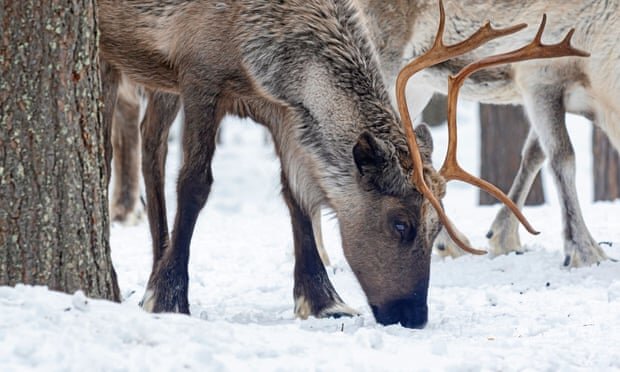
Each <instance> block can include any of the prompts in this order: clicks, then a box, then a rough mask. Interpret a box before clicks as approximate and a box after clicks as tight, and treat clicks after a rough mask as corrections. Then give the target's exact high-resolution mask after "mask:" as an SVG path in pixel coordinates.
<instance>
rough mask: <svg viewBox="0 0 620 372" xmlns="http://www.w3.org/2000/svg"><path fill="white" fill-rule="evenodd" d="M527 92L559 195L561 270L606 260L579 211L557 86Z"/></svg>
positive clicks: (571, 153) (527, 103)
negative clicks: (562, 245) (562, 265)
mask: <svg viewBox="0 0 620 372" xmlns="http://www.w3.org/2000/svg"><path fill="white" fill-rule="evenodd" d="M533 81H536V80H535V79H533ZM527 92H528V94H525V107H526V109H527V112H528V116H529V117H530V118H532V126H533V128H534V130H535V131H536V134H538V137H539V138H540V140H541V145H542V148H543V150H544V151H545V153H546V155H547V156H548V157H549V160H550V165H551V171H552V174H553V178H554V180H555V183H556V186H557V188H558V191H559V192H558V194H559V197H560V206H561V208H562V219H563V221H564V254H565V260H564V266H570V267H580V266H587V265H592V264H594V263H599V262H601V261H603V260H606V259H607V258H608V257H607V255H606V254H605V252H604V251H603V250H602V249H601V248H600V247H599V245H598V244H597V243H596V241H595V240H594V239H593V238H592V236H591V235H590V232H589V231H588V228H587V227H586V224H585V221H584V219H583V216H582V214H581V209H580V207H579V200H578V198H577V188H576V185H575V153H574V150H573V147H572V145H571V143H570V138H569V137H568V132H567V130H566V123H565V108H564V103H563V90H562V88H561V84H556V85H545V86H539V85H538V86H533V87H530V89H528V90H527Z"/></svg>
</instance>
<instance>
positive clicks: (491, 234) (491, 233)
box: [487, 230, 493, 239]
mask: <svg viewBox="0 0 620 372" xmlns="http://www.w3.org/2000/svg"><path fill="white" fill-rule="evenodd" d="M492 237H493V230H489V232H488V233H487V239H491V238H492Z"/></svg>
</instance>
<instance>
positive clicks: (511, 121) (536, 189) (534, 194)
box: [480, 104, 545, 205]
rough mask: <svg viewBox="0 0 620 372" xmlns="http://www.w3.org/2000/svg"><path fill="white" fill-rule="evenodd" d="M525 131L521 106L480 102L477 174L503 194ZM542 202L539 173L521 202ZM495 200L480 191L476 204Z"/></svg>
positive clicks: (515, 168)
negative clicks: (478, 201)
mask: <svg viewBox="0 0 620 372" xmlns="http://www.w3.org/2000/svg"><path fill="white" fill-rule="evenodd" d="M528 130H529V122H528V121H527V118H526V117H525V113H524V112H523V108H522V107H521V106H508V105H489V104H480V137H481V139H480V145H481V146H480V176H481V177H482V178H483V179H485V180H487V181H489V182H491V183H493V184H494V185H496V186H497V187H499V188H500V189H501V190H502V191H504V192H506V193H507V192H508V190H510V186H511V185H512V180H513V179H514V177H515V175H516V174H517V171H518V170H519V163H520V162H521V148H522V147H523V143H524V142H525V138H526V137H527V132H528ZM544 202H545V194H544V191H543V185H542V181H541V177H540V173H539V174H538V175H537V176H536V179H535V180H534V184H533V185H532V189H531V190H530V193H529V195H528V197H527V199H526V201H525V204H526V205H537V204H542V203H544ZM495 203H497V200H496V199H495V198H494V197H492V196H490V195H489V194H487V193H486V192H484V191H482V190H480V204H482V205H490V204H495Z"/></svg>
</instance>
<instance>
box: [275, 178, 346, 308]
mask: <svg viewBox="0 0 620 372" xmlns="http://www.w3.org/2000/svg"><path fill="white" fill-rule="evenodd" d="M282 196H283V197H284V201H285V202H286V205H287V206H288V209H289V212H290V213H291V223H292V226H293V240H294V246H295V285H294V289H293V296H294V298H295V315H296V316H297V317H299V318H301V319H307V318H308V317H309V316H311V315H312V316H315V317H317V318H326V317H340V316H353V315H357V314H358V312H357V311H355V310H354V309H352V308H350V307H349V306H347V305H346V304H345V303H344V302H343V301H342V299H341V298H340V296H339V295H338V293H336V290H335V289H334V286H333V285H332V283H331V281H330V280H329V277H328V276H327V272H326V271H325V266H324V265H323V261H322V260H321V257H320V256H319V253H318V251H317V246H316V243H315V238H314V232H313V230H312V221H311V219H310V215H309V213H307V212H305V211H304V210H302V208H301V207H300V205H299V203H298V202H297V200H296V199H295V197H294V196H293V194H292V192H291V189H290V186H289V183H288V179H287V177H286V175H285V174H284V172H282Z"/></svg>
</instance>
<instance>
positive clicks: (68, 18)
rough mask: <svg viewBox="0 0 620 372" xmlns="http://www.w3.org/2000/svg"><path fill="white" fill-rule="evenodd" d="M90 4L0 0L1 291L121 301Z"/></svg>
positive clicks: (82, 0) (66, 0)
mask: <svg viewBox="0 0 620 372" xmlns="http://www.w3.org/2000/svg"><path fill="white" fill-rule="evenodd" d="M97 32H98V31H97V29H96V1H95V0H50V1H46V2H44V5H42V3H41V2H40V1H39V0H20V1H14V0H0V35H1V37H0V66H1V69H2V73H1V76H0V247H2V250H1V251H0V285H15V284H17V283H26V284H38V285H47V286H48V287H49V288H50V289H53V290H59V291H64V292H69V293H71V292H74V291H76V290H78V289H82V290H83V291H84V292H85V293H86V294H87V295H88V296H91V297H97V298H107V299H111V300H116V301H118V300H119V297H120V296H119V289H118V284H117V282H116V274H115V272H114V268H113V267H112V260H111V257H110V246H109V221H108V199H107V184H108V170H107V164H106V162H105V156H104V148H105V144H106V141H107V140H109V139H108V138H107V136H108V135H107V131H106V129H105V128H104V126H103V120H102V117H101V114H100V111H99V110H100V107H99V104H100V90H101V82H100V79H99V67H98V64H97V63H96V62H97V56H98V49H97V40H98V35H97Z"/></svg>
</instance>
